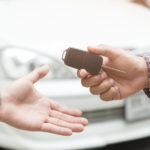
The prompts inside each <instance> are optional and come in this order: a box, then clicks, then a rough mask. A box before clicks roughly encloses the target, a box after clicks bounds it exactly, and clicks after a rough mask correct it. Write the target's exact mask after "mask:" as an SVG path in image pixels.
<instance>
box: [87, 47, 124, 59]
mask: <svg viewBox="0 0 150 150" xmlns="http://www.w3.org/2000/svg"><path fill="white" fill-rule="evenodd" d="M121 50H122V49H120V48H116V47H111V46H108V45H103V44H101V45H99V46H96V47H94V46H88V51H89V52H92V53H95V54H99V55H102V56H105V57H108V58H109V59H111V60H113V59H115V58H117V57H118V56H119V55H120V53H121Z"/></svg>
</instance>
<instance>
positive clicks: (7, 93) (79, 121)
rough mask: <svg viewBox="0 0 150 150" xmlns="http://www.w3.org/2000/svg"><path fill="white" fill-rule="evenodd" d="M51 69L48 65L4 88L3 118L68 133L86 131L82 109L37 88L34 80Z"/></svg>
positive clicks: (27, 126) (19, 125)
mask: <svg viewBox="0 0 150 150" xmlns="http://www.w3.org/2000/svg"><path fill="white" fill-rule="evenodd" d="M48 72H49V66H47V65H45V66H43V67H41V68H38V69H36V70H34V71H33V72H31V73H29V74H28V75H26V76H24V77H22V78H20V79H19V80H16V81H14V82H13V83H11V84H10V85H8V86H7V87H6V88H4V89H3V90H2V101H1V104H0V120H1V121H2V122H5V123H7V124H9V125H11V126H13V127H15V128H18V129H23V130H29V131H44V132H49V133H54V134H59V135H65V136H69V135H71V134H72V132H81V131H83V129H84V126H85V125H87V124H88V121H87V119H85V118H82V117H78V116H80V115H81V114H82V112H81V111H80V110H78V109H71V108H68V107H67V106H64V105H61V104H58V103H56V102H55V101H52V100H50V99H49V98H47V97H45V96H44V95H42V94H40V93H39V92H38V91H37V90H36V89H35V88H34V83H36V82H37V81H38V80H39V79H41V78H43V77H44V76H46V75H47V73H48Z"/></svg>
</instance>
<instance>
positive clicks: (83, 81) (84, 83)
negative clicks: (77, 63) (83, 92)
mask: <svg viewBox="0 0 150 150" xmlns="http://www.w3.org/2000/svg"><path fill="white" fill-rule="evenodd" d="M81 84H82V86H84V87H86V85H87V84H86V81H85V80H84V79H82V80H81Z"/></svg>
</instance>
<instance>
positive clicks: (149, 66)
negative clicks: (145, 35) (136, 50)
mask: <svg viewBox="0 0 150 150" xmlns="http://www.w3.org/2000/svg"><path fill="white" fill-rule="evenodd" d="M144 59H145V61H146V63H147V69H148V76H149V85H150V55H147V56H144ZM149 87H150V86H149ZM144 92H145V94H146V95H147V96H148V97H149V98H150V88H145V89H144Z"/></svg>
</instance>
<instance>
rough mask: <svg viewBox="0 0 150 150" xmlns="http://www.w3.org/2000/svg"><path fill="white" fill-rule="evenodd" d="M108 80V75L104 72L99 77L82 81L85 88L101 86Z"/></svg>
mask: <svg viewBox="0 0 150 150" xmlns="http://www.w3.org/2000/svg"><path fill="white" fill-rule="evenodd" d="M106 78H107V74H106V73H105V72H102V73H100V74H98V75H92V76H90V77H88V78H84V79H82V80H81V83H82V85H83V86H84V87H91V86H95V85H98V84H100V83H101V82H102V81H103V80H105V79H106Z"/></svg>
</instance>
